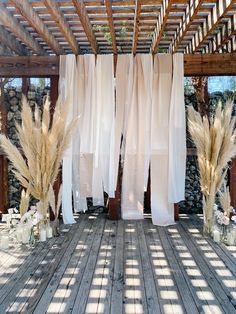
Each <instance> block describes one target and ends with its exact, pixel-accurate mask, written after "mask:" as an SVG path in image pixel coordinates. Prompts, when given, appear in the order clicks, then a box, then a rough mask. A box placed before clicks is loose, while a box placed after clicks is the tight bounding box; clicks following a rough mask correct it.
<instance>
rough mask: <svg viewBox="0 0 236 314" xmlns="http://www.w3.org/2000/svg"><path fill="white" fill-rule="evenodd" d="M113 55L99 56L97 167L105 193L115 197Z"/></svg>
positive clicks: (97, 66) (97, 65) (97, 77)
mask: <svg viewBox="0 0 236 314" xmlns="http://www.w3.org/2000/svg"><path fill="white" fill-rule="evenodd" d="M113 62H114V61H113V55H111V54H110V55H98V56H97V64H96V79H97V107H96V109H97V111H96V116H97V121H96V149H95V167H97V166H98V167H99V165H100V167H101V174H102V180H103V187H104V191H106V192H107V194H108V195H109V196H110V197H114V195H115V179H114V147H115V90H114V65H113V64H114V63H113Z"/></svg>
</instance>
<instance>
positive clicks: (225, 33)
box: [214, 14, 236, 51]
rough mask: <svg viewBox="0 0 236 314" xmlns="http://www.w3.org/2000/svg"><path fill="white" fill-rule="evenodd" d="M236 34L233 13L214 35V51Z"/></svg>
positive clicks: (235, 21) (235, 22)
mask: <svg viewBox="0 0 236 314" xmlns="http://www.w3.org/2000/svg"><path fill="white" fill-rule="evenodd" d="M235 35H236V14H234V15H233V16H232V17H231V18H230V19H229V20H228V22H227V23H226V24H224V25H223V26H222V30H221V32H220V33H219V34H217V36H216V42H217V43H216V47H215V49H214V51H219V50H220V49H222V48H223V47H224V46H225V45H226V44H227V43H228V41H229V40H230V39H231V38H232V37H233V36H235Z"/></svg>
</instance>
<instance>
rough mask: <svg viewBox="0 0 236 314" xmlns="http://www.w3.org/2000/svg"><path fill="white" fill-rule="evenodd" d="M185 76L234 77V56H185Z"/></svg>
mask: <svg viewBox="0 0 236 314" xmlns="http://www.w3.org/2000/svg"><path fill="white" fill-rule="evenodd" d="M184 75H185V76H198V75H199V76H210V75H236V54H235V53H226V54H223V53H221V54H220V53H217V54H186V55H184Z"/></svg>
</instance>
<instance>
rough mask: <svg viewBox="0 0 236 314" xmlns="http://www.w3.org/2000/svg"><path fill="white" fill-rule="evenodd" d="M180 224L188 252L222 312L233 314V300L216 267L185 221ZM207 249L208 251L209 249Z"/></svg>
mask: <svg viewBox="0 0 236 314" xmlns="http://www.w3.org/2000/svg"><path fill="white" fill-rule="evenodd" d="M180 222H181V224H180V225H179V226H178V230H179V231H180V232H181V236H182V238H183V240H184V242H185V244H186V246H187V247H188V250H189V251H190V253H191V254H192V255H193V257H194V260H195V262H196V264H197V265H200V267H201V271H202V273H203V275H204V277H205V280H206V281H207V283H208V284H209V286H210V287H211V289H212V290H213V291H214V296H215V298H217V300H218V301H219V303H220V306H221V310H224V311H225V312H226V313H231V312H232V313H233V312H234V311H235V308H234V306H233V304H232V303H231V302H230V301H231V300H232V299H230V298H228V292H227V290H228V289H227V287H226V286H224V287H222V286H223V283H222V278H221V277H220V276H219V275H218V274H217V273H216V271H215V270H214V265H213V264H212V263H211V264H210V265H211V266H210V265H209V260H208V259H207V258H206V257H205V255H204V253H205V252H204V251H202V250H201V247H199V245H198V244H197V243H196V241H194V240H193V237H192V236H190V233H189V232H188V231H187V230H186V229H185V228H184V221H182V220H180ZM182 224H183V226H182ZM185 230H186V231H187V234H185V232H184V231H185ZM191 235H192V234H191ZM205 249H207V247H206V248H205ZM216 265H217V264H216ZM216 267H217V266H216ZM235 282H236V281H235Z"/></svg>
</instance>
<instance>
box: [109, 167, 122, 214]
mask: <svg viewBox="0 0 236 314" xmlns="http://www.w3.org/2000/svg"><path fill="white" fill-rule="evenodd" d="M122 175H123V169H122V166H121V162H119V170H118V178H117V185H116V191H115V197H114V198H111V197H110V198H109V201H108V218H109V219H111V220H118V219H120V218H121V185H122Z"/></svg>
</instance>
